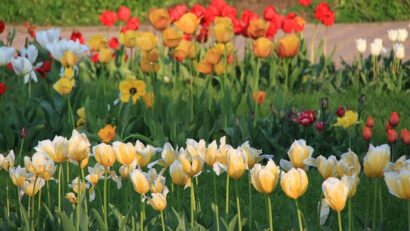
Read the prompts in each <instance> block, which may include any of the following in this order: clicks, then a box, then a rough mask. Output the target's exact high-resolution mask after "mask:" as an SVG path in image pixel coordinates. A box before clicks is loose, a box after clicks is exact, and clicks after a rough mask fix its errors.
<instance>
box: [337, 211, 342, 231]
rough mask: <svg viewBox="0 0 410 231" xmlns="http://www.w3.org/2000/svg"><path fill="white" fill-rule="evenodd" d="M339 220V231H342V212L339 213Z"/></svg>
mask: <svg viewBox="0 0 410 231" xmlns="http://www.w3.org/2000/svg"><path fill="white" fill-rule="evenodd" d="M337 220H338V223H339V231H342V218H341V216H340V212H337Z"/></svg>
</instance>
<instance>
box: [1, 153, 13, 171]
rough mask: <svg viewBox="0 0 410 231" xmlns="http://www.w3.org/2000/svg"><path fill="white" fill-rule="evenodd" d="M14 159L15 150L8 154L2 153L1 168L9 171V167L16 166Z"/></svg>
mask: <svg viewBox="0 0 410 231" xmlns="http://www.w3.org/2000/svg"><path fill="white" fill-rule="evenodd" d="M14 161H15V156H14V151H13V150H10V151H9V153H8V154H7V156H4V155H3V154H0V170H1V169H4V170H6V172H8V171H9V168H11V167H14Z"/></svg>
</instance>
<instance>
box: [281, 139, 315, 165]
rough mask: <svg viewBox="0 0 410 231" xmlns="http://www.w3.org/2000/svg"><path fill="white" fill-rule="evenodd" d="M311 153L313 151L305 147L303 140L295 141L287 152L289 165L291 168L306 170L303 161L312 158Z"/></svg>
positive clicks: (309, 147)
mask: <svg viewBox="0 0 410 231" xmlns="http://www.w3.org/2000/svg"><path fill="white" fill-rule="evenodd" d="M313 151H314V149H313V148H312V147H311V146H308V145H306V141H305V140H303V139H300V140H295V141H294V142H293V143H292V145H291V146H290V148H289V151H288V156H289V159H290V164H291V165H292V166H293V168H302V169H306V170H307V169H308V166H307V165H306V163H304V161H305V160H307V159H308V158H310V157H311V156H312V154H313ZM282 162H287V161H282Z"/></svg>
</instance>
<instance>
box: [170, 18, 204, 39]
mask: <svg viewBox="0 0 410 231" xmlns="http://www.w3.org/2000/svg"><path fill="white" fill-rule="evenodd" d="M200 22H201V19H200V18H197V17H196V15H195V14H193V13H186V14H184V15H182V17H181V18H180V19H179V20H178V21H176V22H174V25H175V26H176V27H178V29H180V30H181V31H182V32H184V33H185V34H194V33H195V31H196V30H197V29H198V25H199V23H200Z"/></svg>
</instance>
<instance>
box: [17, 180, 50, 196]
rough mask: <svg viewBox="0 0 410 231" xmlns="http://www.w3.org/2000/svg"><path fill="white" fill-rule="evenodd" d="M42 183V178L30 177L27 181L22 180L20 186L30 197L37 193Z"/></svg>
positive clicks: (43, 182)
mask: <svg viewBox="0 0 410 231" xmlns="http://www.w3.org/2000/svg"><path fill="white" fill-rule="evenodd" d="M44 184H45V181H44V179H42V178H31V179H29V180H28V181H27V180H26V181H24V183H23V185H22V186H21V188H22V189H23V191H24V193H25V194H26V195H27V196H29V197H32V196H34V195H36V194H37V192H38V191H39V190H40V189H41V188H42V187H43V186H44Z"/></svg>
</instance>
